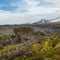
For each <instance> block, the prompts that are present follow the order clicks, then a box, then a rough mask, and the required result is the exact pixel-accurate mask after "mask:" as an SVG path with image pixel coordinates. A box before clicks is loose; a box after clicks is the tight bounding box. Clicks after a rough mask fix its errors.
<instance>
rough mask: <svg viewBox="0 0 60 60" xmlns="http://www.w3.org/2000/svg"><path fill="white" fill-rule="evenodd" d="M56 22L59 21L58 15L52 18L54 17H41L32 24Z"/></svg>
mask: <svg viewBox="0 0 60 60" xmlns="http://www.w3.org/2000/svg"><path fill="white" fill-rule="evenodd" d="M54 22H55V23H56V22H60V17H57V18H54V19H41V20H40V21H38V22H35V23H33V24H49V23H54Z"/></svg>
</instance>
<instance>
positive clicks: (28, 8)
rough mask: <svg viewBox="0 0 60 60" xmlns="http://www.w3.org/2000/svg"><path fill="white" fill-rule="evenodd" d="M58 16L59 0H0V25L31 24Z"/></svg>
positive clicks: (59, 14)
mask: <svg viewBox="0 0 60 60" xmlns="http://www.w3.org/2000/svg"><path fill="white" fill-rule="evenodd" d="M59 16H60V0H0V24H22V23H33V22H35V21H39V20H40V19H42V18H44V19H45V18H46V19H49V18H55V17H59Z"/></svg>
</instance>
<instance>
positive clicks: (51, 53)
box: [0, 27, 60, 60]
mask: <svg viewBox="0 0 60 60" xmlns="http://www.w3.org/2000/svg"><path fill="white" fill-rule="evenodd" d="M14 32H15V34H16V36H14V35H13V37H11V36H3V37H0V59H1V60H60V36H58V35H53V36H52V35H41V33H37V32H36V33H37V34H36V33H35V35H34V34H30V35H31V36H30V37H32V36H34V38H32V39H27V38H26V37H25V36H26V35H25V34H26V33H27V35H29V33H28V32H33V31H32V29H30V28H28V27H27V28H25V27H21V28H15V29H14ZM18 32H20V33H21V32H25V33H24V34H22V35H21V34H18ZM23 35H25V36H24V38H26V39H27V40H28V41H26V42H24V40H23V41H22V42H19V40H22V39H23V37H22V36H23ZM3 38H4V39H3ZM15 38H16V40H14V39H15ZM20 38H21V39H20ZM26 39H25V40H26ZM13 40H14V41H18V43H12V41H13ZM7 41H9V42H10V43H9V42H7ZM8 43H9V44H8ZM1 47H2V48H1Z"/></svg>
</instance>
